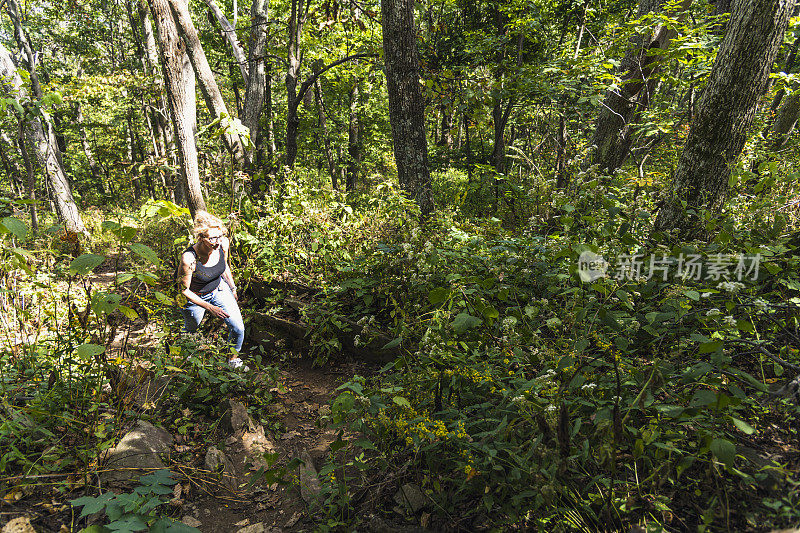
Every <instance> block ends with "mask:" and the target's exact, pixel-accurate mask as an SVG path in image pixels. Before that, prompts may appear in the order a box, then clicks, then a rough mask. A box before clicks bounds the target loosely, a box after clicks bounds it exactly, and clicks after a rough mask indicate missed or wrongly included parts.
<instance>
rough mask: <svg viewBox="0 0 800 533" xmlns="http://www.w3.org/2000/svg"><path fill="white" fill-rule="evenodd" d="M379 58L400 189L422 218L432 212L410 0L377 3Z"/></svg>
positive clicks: (423, 112) (426, 143)
mask: <svg viewBox="0 0 800 533" xmlns="http://www.w3.org/2000/svg"><path fill="white" fill-rule="evenodd" d="M381 15H382V16H383V57H384V64H385V69H386V88H387V91H388V93H389V122H390V123H391V126H392V141H393V142H392V144H393V147H394V158H395V162H396V163H397V175H398V179H399V181H400V186H401V187H402V188H403V189H404V190H405V191H406V192H407V193H408V194H409V195H410V196H411V197H412V198H413V199H414V200H416V202H417V204H419V207H420V212H421V214H422V217H423V219H425V218H427V217H428V216H429V215H430V214H431V212H432V211H433V194H432V192H431V175H430V169H429V167H428V141H427V139H426V137H425V101H424V100H423V98H422V90H421V89H420V86H419V54H418V51H417V41H416V29H415V26H414V3H413V2H412V1H411V0H381Z"/></svg>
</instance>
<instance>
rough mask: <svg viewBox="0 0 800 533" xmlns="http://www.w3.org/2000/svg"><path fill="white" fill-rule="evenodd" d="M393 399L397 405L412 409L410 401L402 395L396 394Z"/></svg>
mask: <svg viewBox="0 0 800 533" xmlns="http://www.w3.org/2000/svg"><path fill="white" fill-rule="evenodd" d="M392 401H393V402H394V403H396V404H397V405H399V406H400V407H405V408H407V409H411V404H410V403H409V401H408V400H406V399H405V398H403V397H402V396H395V397H394V398H392Z"/></svg>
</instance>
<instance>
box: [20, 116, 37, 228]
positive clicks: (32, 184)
mask: <svg viewBox="0 0 800 533" xmlns="http://www.w3.org/2000/svg"><path fill="white" fill-rule="evenodd" d="M24 130H25V126H24V124H23V122H22V121H20V123H19V132H18V134H17V146H19V153H20V154H22V161H23V162H24V163H25V174H26V176H27V178H28V179H27V181H26V182H25V193H26V196H27V198H28V200H30V202H31V205H30V214H31V228H32V229H33V231H34V233H36V232H38V231H39V215H38V213H37V212H36V173H35V172H34V170H33V161H31V156H30V155H29V154H28V147H27V146H26V145H25V134H24Z"/></svg>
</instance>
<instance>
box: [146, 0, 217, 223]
mask: <svg viewBox="0 0 800 533" xmlns="http://www.w3.org/2000/svg"><path fill="white" fill-rule="evenodd" d="M149 2H150V9H151V10H152V12H153V19H154V20H155V22H156V27H157V28H158V42H159V45H160V46H159V51H160V58H161V69H162V71H163V75H164V80H165V82H166V89H167V102H168V104H169V108H170V118H171V119H172V125H173V127H174V129H175V131H174V134H175V144H176V147H177V149H178V161H179V162H180V169H181V178H182V181H183V185H184V188H185V191H184V192H185V193H186V201H187V204H188V207H189V211H190V212H191V214H192V216H194V215H195V213H196V212H197V211H201V210H205V209H206V203H205V200H204V199H203V192H202V188H201V185H200V169H199V167H198V163H197V144H196V142H195V128H196V123H197V122H196V113H197V111H196V107H195V106H194V105H193V103H194V74H193V73H192V72H191V65H190V64H189V62H188V58H187V55H186V49H185V45H184V43H183V41H182V40H181V38H180V36H179V35H178V28H177V27H176V25H175V21H174V20H173V19H172V14H171V13H170V7H169V2H168V0H149ZM187 67H188V68H187ZM176 196H177V195H176Z"/></svg>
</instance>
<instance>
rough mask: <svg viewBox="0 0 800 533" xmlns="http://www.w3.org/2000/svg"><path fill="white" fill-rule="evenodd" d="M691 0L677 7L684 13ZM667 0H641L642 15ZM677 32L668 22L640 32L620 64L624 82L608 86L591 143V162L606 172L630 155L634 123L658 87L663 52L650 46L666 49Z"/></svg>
mask: <svg viewBox="0 0 800 533" xmlns="http://www.w3.org/2000/svg"><path fill="white" fill-rule="evenodd" d="M691 2H692V0H682V2H681V3H680V4H678V5H677V6H676V7H675V9H676V11H677V12H678V13H679V14H683V13H685V12H686V10H687V9H688V8H689V6H690V5H691ZM663 4H664V0H641V1H640V2H639V12H638V15H639V17H641V16H643V15H645V14H647V13H649V12H651V11H656V10H658V9H660V8H661V6H662V5H663ZM676 36H677V32H676V31H675V30H673V29H671V28H668V27H666V26H659V27H657V28H656V29H655V31H654V32H653V34H652V35H650V36H645V35H638V36H636V37H635V39H634V40H633V44H634V47H633V48H631V49H629V50H628V52H627V53H626V54H625V58H624V59H623V60H622V64H621V65H620V72H622V73H623V74H622V83H621V84H620V88H619V89H612V90H609V91H608V93H607V94H606V98H605V101H604V102H603V105H602V107H601V108H600V114H599V116H598V118H597V127H596V129H595V133H594V140H593V141H592V144H593V145H594V146H595V147H596V148H595V151H594V154H593V157H592V163H593V164H599V165H600V168H601V169H603V170H605V171H606V172H609V173H613V172H615V171H616V170H617V169H618V168H619V167H621V166H622V164H623V163H624V162H625V160H626V159H627V157H628V155H629V154H630V150H631V143H632V142H633V139H632V135H631V134H632V126H633V125H634V124H635V123H636V122H637V119H638V117H639V116H641V114H642V113H643V112H644V111H645V110H646V109H647V108H648V107H649V105H650V100H651V98H652V96H653V93H654V92H655V90H656V88H657V87H658V80H657V78H656V76H655V75H656V74H657V71H658V68H659V66H660V61H661V59H660V58H661V56H659V55H654V54H652V53H650V50H651V49H659V50H666V48H667V47H668V46H669V44H670V42H671V41H672V39H674V38H675V37H676Z"/></svg>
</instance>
